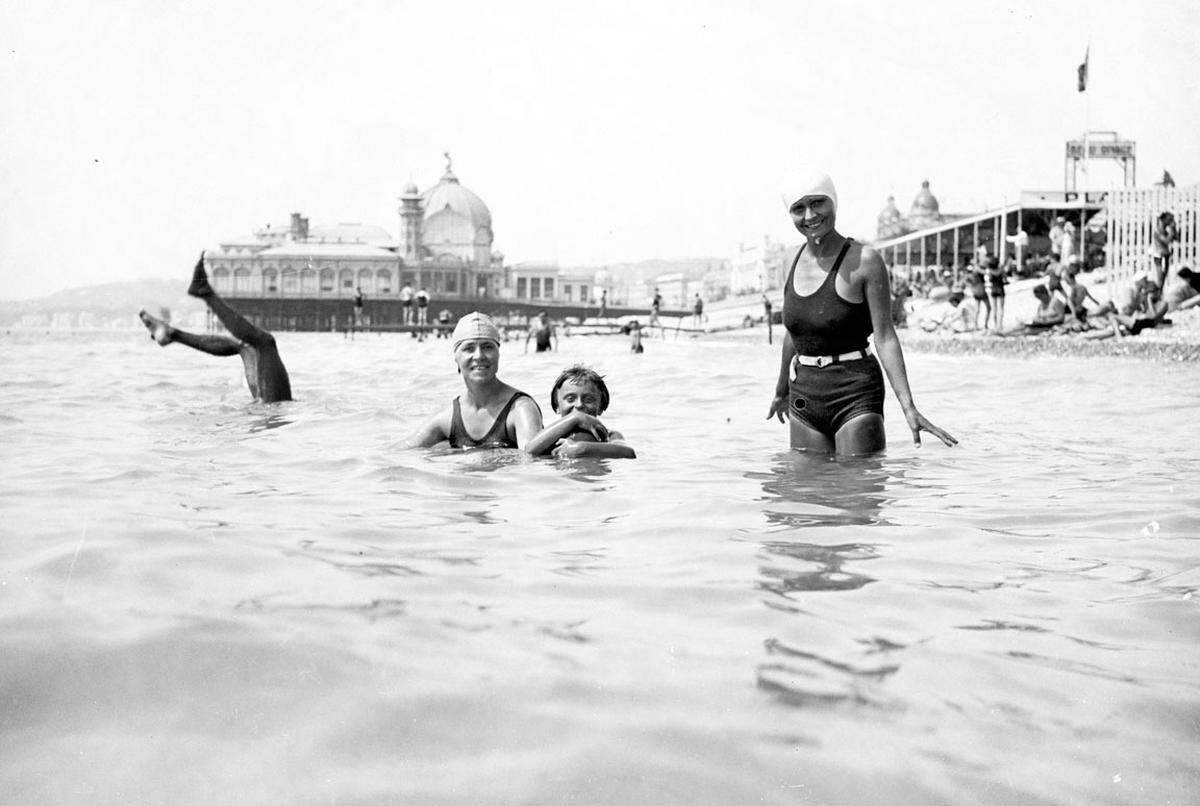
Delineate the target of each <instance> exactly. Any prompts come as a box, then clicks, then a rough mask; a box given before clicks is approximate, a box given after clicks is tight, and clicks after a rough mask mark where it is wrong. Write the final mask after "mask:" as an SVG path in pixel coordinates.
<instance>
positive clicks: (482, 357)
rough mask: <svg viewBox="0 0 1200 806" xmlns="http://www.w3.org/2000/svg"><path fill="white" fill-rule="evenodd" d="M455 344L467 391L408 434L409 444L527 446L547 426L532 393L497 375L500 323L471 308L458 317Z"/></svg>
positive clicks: (478, 446) (418, 445) (422, 445)
mask: <svg viewBox="0 0 1200 806" xmlns="http://www.w3.org/2000/svg"><path fill="white" fill-rule="evenodd" d="M450 347H451V349H452V350H453V351H454V363H456V364H458V371H459V373H460V374H461V375H462V379H463V384H464V385H465V386H466V394H463V395H459V396H458V397H456V398H454V400H452V401H450V405H449V406H447V407H446V408H444V409H442V410H441V411H439V412H437V413H436V414H434V415H433V416H432V417H430V418H429V419H428V420H426V421H425V423H424V424H423V425H422V426H421V427H420V428H418V429H417V431H416V433H414V434H413V435H412V436H410V437H409V438H408V442H407V445H408V447H411V448H428V447H431V446H433V445H436V444H438V443H439V442H449V443H450V447H452V448H525V447H526V446H527V445H528V444H529V440H531V439H532V438H533V437H534V436H536V435H537V434H538V432H540V431H541V430H542V411H541V409H539V408H538V405H537V403H535V402H534V400H533V398H532V397H530V396H529V395H527V394H525V393H524V392H522V391H520V390H519V389H514V388H513V387H511V386H509V385H508V384H506V383H504V381H502V380H500V379H499V378H498V377H496V371H497V370H498V369H499V366H500V330H499V328H497V327H496V323H495V322H493V321H492V320H491V318H490V317H488V316H485V315H484V314H482V313H478V312H476V313H470V314H467V315H466V316H464V317H463V318H462V319H460V320H458V325H457V326H456V327H455V328H454V335H453V336H451V337H450ZM473 434H478V435H479V436H472V435H473Z"/></svg>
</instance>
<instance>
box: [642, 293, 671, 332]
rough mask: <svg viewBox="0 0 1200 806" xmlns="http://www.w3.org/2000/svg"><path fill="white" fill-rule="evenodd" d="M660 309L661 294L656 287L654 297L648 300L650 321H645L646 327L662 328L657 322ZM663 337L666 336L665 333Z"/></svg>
mask: <svg viewBox="0 0 1200 806" xmlns="http://www.w3.org/2000/svg"><path fill="white" fill-rule="evenodd" d="M661 309H662V294H660V293H658V289H657V288H656V289H654V299H652V300H650V321H648V322H647V323H646V327H658V328H659V329H660V330H661V329H662V326H661V325H659V323H658V312H659V310H661ZM651 335H653V334H651ZM663 338H664V339H665V338H666V334H665V333H664V334H663Z"/></svg>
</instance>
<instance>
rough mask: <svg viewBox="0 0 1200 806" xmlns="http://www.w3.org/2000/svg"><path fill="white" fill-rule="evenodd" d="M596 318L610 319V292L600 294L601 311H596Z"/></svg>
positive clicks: (605, 291)
mask: <svg viewBox="0 0 1200 806" xmlns="http://www.w3.org/2000/svg"><path fill="white" fill-rule="evenodd" d="M596 318H597V319H600V320H604V319H607V318H608V291H607V290H604V291H601V292H600V309H599V310H598V311H596Z"/></svg>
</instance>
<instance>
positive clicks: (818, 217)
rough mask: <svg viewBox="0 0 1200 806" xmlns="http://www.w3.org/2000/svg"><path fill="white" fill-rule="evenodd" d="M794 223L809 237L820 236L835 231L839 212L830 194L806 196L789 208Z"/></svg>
mask: <svg viewBox="0 0 1200 806" xmlns="http://www.w3.org/2000/svg"><path fill="white" fill-rule="evenodd" d="M788 212H789V213H791V214H792V224H794V225H795V227H796V229H797V230H799V231H800V234H802V235H804V236H805V237H808V238H820V237H823V236H825V235H828V234H829V233H830V232H832V231H833V225H834V223H835V222H836V221H837V212H836V210H835V208H834V206H833V200H832V199H830V198H829V197H828V196H804V197H803V198H801V199H800V200H799V201H797V202H795V203H794V204H793V205H792V206H791V207H789V208H788Z"/></svg>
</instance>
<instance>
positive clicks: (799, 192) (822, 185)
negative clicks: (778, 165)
mask: <svg viewBox="0 0 1200 806" xmlns="http://www.w3.org/2000/svg"><path fill="white" fill-rule="evenodd" d="M805 196H828V197H829V200H830V201H831V202H833V212H835V213H836V212H837V189H836V188H835V187H834V186H833V180H832V179H830V178H829V174H827V173H815V174H810V175H809V176H808V177H803V178H801V179H799V180H798V181H796V182H789V184H787V185H786V186H785V187H784V192H783V206H784V207H786V208H787V209H789V210H790V209H792V205H793V204H795V203H796V202H798V201H800V200H801V199H803V198H804V197H805Z"/></svg>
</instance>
